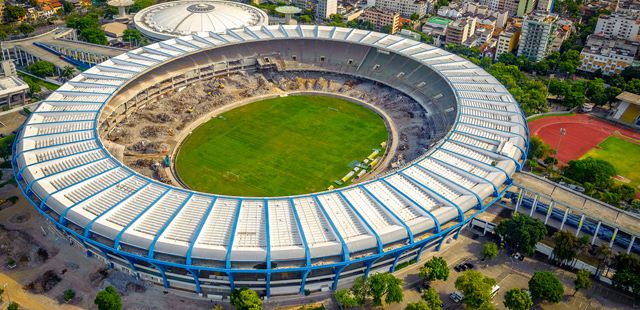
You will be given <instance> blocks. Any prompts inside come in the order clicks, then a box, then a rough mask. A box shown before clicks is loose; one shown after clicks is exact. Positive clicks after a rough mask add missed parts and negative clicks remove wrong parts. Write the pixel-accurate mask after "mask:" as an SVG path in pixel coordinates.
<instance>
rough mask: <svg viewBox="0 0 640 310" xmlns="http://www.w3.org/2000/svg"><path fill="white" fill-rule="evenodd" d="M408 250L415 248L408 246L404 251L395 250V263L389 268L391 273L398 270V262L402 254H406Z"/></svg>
mask: <svg viewBox="0 0 640 310" xmlns="http://www.w3.org/2000/svg"><path fill="white" fill-rule="evenodd" d="M408 250H413V248H409V247H407V248H406V249H404V250H402V251H398V252H395V253H394V254H393V256H394V259H393V265H391V268H390V269H389V272H390V273H394V272H396V265H397V264H398V260H399V259H400V256H402V254H404V253H405V252H406V251H408Z"/></svg>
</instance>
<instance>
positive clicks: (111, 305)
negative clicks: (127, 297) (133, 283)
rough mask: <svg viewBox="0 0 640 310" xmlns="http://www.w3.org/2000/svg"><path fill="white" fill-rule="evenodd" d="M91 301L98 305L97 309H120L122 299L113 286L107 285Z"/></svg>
mask: <svg viewBox="0 0 640 310" xmlns="http://www.w3.org/2000/svg"><path fill="white" fill-rule="evenodd" d="M93 303H94V304H95V305H96V306H98V310H120V309H122V300H121V299H120V295H118V293H117V292H116V290H115V289H114V288H113V286H107V287H106V288H105V289H104V290H103V291H100V292H99V293H98V295H96V299H94V300H93Z"/></svg>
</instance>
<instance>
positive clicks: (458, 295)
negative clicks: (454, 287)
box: [449, 291, 464, 303]
mask: <svg viewBox="0 0 640 310" xmlns="http://www.w3.org/2000/svg"><path fill="white" fill-rule="evenodd" d="M449 297H450V298H451V300H453V302H456V303H457V302H460V301H461V300H462V298H463V297H464V294H462V293H461V292H460V291H455V292H453V293H451V295H449Z"/></svg>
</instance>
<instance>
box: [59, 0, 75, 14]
mask: <svg viewBox="0 0 640 310" xmlns="http://www.w3.org/2000/svg"><path fill="white" fill-rule="evenodd" d="M62 9H64V12H65V13H67V14H69V13H71V12H73V11H74V10H75V9H76V8H75V7H74V6H73V3H71V2H63V3H62Z"/></svg>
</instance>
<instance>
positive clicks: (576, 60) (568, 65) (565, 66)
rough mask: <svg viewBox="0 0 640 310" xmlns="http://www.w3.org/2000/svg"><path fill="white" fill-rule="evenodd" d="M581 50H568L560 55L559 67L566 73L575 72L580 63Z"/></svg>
mask: <svg viewBox="0 0 640 310" xmlns="http://www.w3.org/2000/svg"><path fill="white" fill-rule="evenodd" d="M580 63H581V61H580V52H578V51H576V50H571V51H568V52H566V53H564V54H562V56H561V57H560V62H559V63H558V68H559V69H560V71H562V72H564V73H566V74H574V73H576V70H577V69H578V66H579V65H580Z"/></svg>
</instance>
